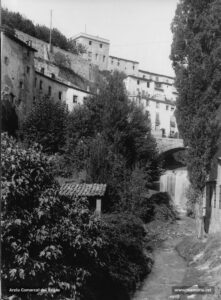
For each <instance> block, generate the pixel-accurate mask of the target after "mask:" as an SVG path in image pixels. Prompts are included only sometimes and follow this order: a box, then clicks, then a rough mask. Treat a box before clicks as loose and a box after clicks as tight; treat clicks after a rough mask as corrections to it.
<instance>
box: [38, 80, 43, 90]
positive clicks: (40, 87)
mask: <svg viewBox="0 0 221 300" xmlns="http://www.w3.org/2000/svg"><path fill="white" fill-rule="evenodd" d="M42 86H43V82H42V80H40V82H39V89H40V90H42Z"/></svg>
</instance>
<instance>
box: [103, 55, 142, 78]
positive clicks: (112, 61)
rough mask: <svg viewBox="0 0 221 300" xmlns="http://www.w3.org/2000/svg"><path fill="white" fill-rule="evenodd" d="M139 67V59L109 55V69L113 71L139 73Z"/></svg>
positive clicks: (128, 73)
mask: <svg viewBox="0 0 221 300" xmlns="http://www.w3.org/2000/svg"><path fill="white" fill-rule="evenodd" d="M138 69H139V62H138V61H134V60H128V59H124V58H119V57H116V56H109V60H108V70H109V71H111V72H112V71H114V70H117V71H119V72H124V73H125V74H126V75H138Z"/></svg>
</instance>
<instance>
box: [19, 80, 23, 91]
mask: <svg viewBox="0 0 221 300" xmlns="http://www.w3.org/2000/svg"><path fill="white" fill-rule="evenodd" d="M19 87H20V89H23V82H22V81H20V82H19Z"/></svg>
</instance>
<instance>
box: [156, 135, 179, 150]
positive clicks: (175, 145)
mask: <svg viewBox="0 0 221 300" xmlns="http://www.w3.org/2000/svg"><path fill="white" fill-rule="evenodd" d="M156 142H157V147H158V150H159V153H160V154H161V153H164V152H167V151H170V150H176V149H182V148H183V149H184V148H185V147H184V144H183V140H182V139H175V138H162V137H161V138H160V137H157V138H156Z"/></svg>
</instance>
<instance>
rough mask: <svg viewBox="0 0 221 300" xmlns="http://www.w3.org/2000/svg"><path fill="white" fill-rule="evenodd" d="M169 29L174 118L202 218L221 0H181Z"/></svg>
mask: <svg viewBox="0 0 221 300" xmlns="http://www.w3.org/2000/svg"><path fill="white" fill-rule="evenodd" d="M172 32H173V36H174V38H173V44H172V50H171V59H172V61H173V67H174V70H175V73H176V87H177V89H178V93H179V96H178V100H177V110H176V111H177V121H178V127H179V130H180V133H181V136H182V138H183V139H184V143H185V145H186V146H187V147H188V153H187V167H188V171H189V177H190V181H191V184H192V186H193V188H194V189H195V190H196V191H197V192H198V194H199V197H198V198H197V199H198V203H197V207H198V213H197V216H198V217H199V218H200V219H201V220H202V198H203V190H204V187H205V182H206V180H207V176H208V174H209V171H210V165H211V159H212V157H213V155H214V154H215V151H216V146H217V140H218V136H219V132H220V130H219V127H218V124H217V121H216V118H215V115H216V110H217V107H218V102H219V100H220V96H221V48H220V45H221V1H220V0H210V1H208V0H200V1H193V0H181V1H180V3H179V4H178V6H177V10H176V16H175V18H174V21H173V23H172ZM201 225H202V222H201ZM201 225H200V226H201ZM201 235H202V228H201V229H200V228H199V236H201Z"/></svg>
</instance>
